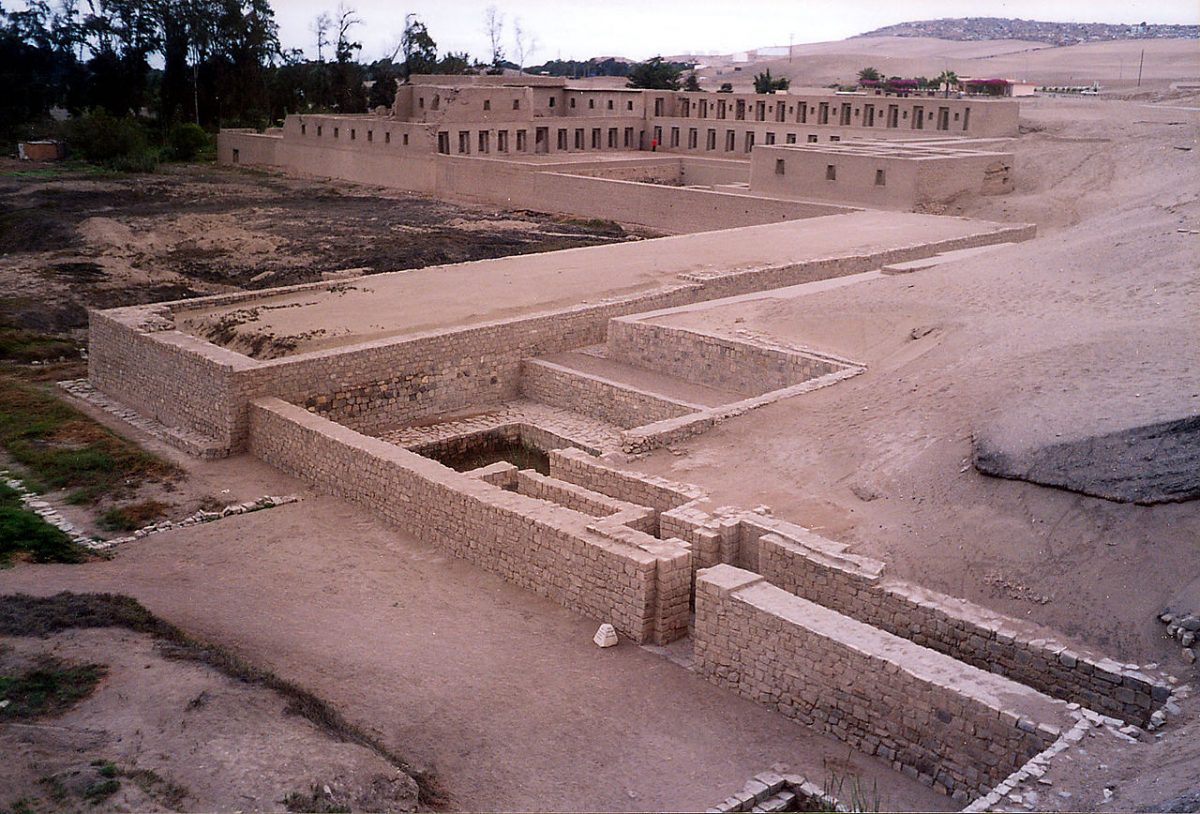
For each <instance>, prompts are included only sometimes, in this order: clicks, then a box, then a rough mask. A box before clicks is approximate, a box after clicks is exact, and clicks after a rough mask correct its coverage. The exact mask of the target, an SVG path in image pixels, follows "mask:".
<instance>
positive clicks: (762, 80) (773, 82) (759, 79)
mask: <svg viewBox="0 0 1200 814" xmlns="http://www.w3.org/2000/svg"><path fill="white" fill-rule="evenodd" d="M790 84H791V82H789V81H788V80H787V78H785V77H780V78H778V79H773V78H772V77H771V69H770V68H768V69H767V70H765V71H763V72H762V73H760V74H758V75H756V76H755V77H754V92H755V93H774V92H775V91H777V90H787V89H788V86H789V85H790Z"/></svg>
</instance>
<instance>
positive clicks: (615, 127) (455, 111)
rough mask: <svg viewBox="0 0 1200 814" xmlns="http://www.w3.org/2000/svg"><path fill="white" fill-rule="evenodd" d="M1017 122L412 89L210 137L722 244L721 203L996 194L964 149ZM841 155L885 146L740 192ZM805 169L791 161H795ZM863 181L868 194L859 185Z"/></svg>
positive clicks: (1005, 117)
mask: <svg viewBox="0 0 1200 814" xmlns="http://www.w3.org/2000/svg"><path fill="white" fill-rule="evenodd" d="M1017 110H1018V107H1017V103H1016V102H1014V101H1011V100H1002V99H938V98H933V97H906V98H901V97H869V96H863V97H858V96H856V97H846V96H838V95H832V94H822V95H812V94H787V93H785V94H778V93H777V94H755V93H703V92H698V93H687V92H677V91H654V90H632V89H602V90H594V89H590V88H587V89H585V88H576V87H571V86H570V85H569V84H568V82H567V80H566V79H560V78H554V77H504V76H418V77H414V78H413V80H412V81H411V82H410V83H408V84H404V85H401V86H400V87H399V88H398V89H397V94H396V100H395V103H394V105H393V108H392V110H391V111H390V113H389V114H388V115H357V116H336V115H324V114H321V115H313V114H295V115H291V116H288V118H287V120H286V121H285V122H284V124H283V126H282V127H281V128H275V129H272V130H268V131H267V132H266V133H256V132H253V131H247V130H235V131H222V132H221V135H220V138H219V140H218V157H219V160H220V161H221V162H222V163H227V164H240V165H251V166H263V167H277V168H280V169H282V170H285V171H287V172H292V173H301V174H308V175H316V176H321V177H330V178H340V179H345V180H350V181H357V182H361V183H370V184H378V185H383V186H391V187H396V188H399V189H405V190H409V191H414V192H424V193H429V194H435V195H440V196H443V197H448V198H456V199H465V200H472V201H479V202H484V203H492V204H496V205H502V206H515V207H521V208H532V209H538V208H541V209H549V210H552V211H557V212H566V213H569V214H574V215H579V216H584V217H599V218H610V219H613V220H619V221H623V222H630V223H638V224H641V225H650V224H649V223H647V222H646V219H645V218H640V217H638V216H637V215H636V214H635V215H633V216H631V215H630V214H629V210H630V209H633V210H637V209H640V208H642V207H643V206H655V205H662V206H667V207H673V208H674V207H678V208H680V209H681V210H686V209H690V210H693V211H699V212H704V211H711V212H712V217H713V219H712V220H711V224H712V228H722V227H726V226H735V225H739V224H741V223H743V221H740V220H739V219H738V217H737V215H736V213H737V212H738V211H739V210H743V209H744V208H745V207H744V204H745V202H744V201H730V200H728V197H729V196H746V195H753V196H756V197H759V198H765V199H771V198H772V197H773V196H775V195H780V196H783V197H784V198H787V199H791V200H806V199H808V200H812V201H814V202H840V203H844V204H852V205H859V204H861V205H867V206H873V205H874V206H885V207H887V208H893V209H913V208H915V207H918V206H921V205H925V204H928V203H935V202H938V201H939V200H945V199H948V198H952V197H954V196H955V195H958V194H961V193H962V192H964V191H975V192H988V191H1003V189H1004V185H1003V184H995V183H990V182H989V183H988V184H983V183H981V182H978V181H979V179H976V178H975V176H976V175H978V174H979V173H978V172H976V170H975V168H974V164H975V163H977V162H973V161H971V160H970V159H971V156H970V155H969V154H968V151H969V150H971V149H972V144H971V143H972V141H974V140H978V139H988V140H992V141H989V142H986V145H987V149H989V150H992V149H995V141H994V140H997V139H1007V138H1013V137H1015V136H1016V135H1017ZM846 140H854V141H855V142H865V141H871V142H876V141H878V142H884V143H887V144H891V143H893V142H895V146H894V147H893V148H891V149H886V148H883V150H884V151H883V152H879V151H876V152H874V153H873V152H871V151H870V150H857V151H856V150H850V151H839V152H838V155H839V160H838V163H839V164H841V165H842V166H844V167H845V168H846V169H844V170H843V171H842V178H843V180H842V181H840V182H839V183H838V185H837V187H836V189H831V188H830V187H829V186H828V185H818V186H817V187H815V188H814V190H813V194H811V195H810V194H808V193H807V191H806V189H797V188H796V187H795V186H794V185H793V184H791V183H790V182H787V183H783V182H780V181H779V179H769V180H767V179H765V178H764V177H763V176H761V174H760V178H764V180H762V181H761V183H759V184H753V183H751V177H750V176H751V172H750V163H751V159H752V158H753V156H754V155H755V151H756V148H757V147H765V148H769V147H775V146H787V147H791V146H796V147H799V146H805V145H822V146H835V145H838V144H839V143H842V142H844V141H846ZM914 140H919V141H918V142H917V143H913V142H914ZM940 141H947V142H949V141H954V142H955V147H956V150H957V152H953V153H945V154H943V155H942V158H944V159H946V160H945V161H944V162H942V163H941V166H943V167H949V168H953V167H954V166H955V165H959V166H962V167H964V168H966V167H968V166H970V167H971V169H970V171H969V172H970V175H971V176H972V180H971V183H969V184H967V185H965V187H961V186H957V185H955V184H953V183H943V184H940V185H939V184H935V183H934V182H933V180H932V179H933V178H934V177H935V176H937V175H939V174H940V171H935V170H933V169H932V168H933V167H934V166H935V165H936V164H937V162H936V161H933V160H931V159H932V158H933V155H932V153H930V149H932V147H933V146H935V145H936V144H937V143H938V142H940ZM918 147H919V148H921V149H920V150H917V149H916V148H918ZM909 151H912V152H913V154H914V155H915V156H916V157H919V158H920V159H922V163H920V164H919V165H913V168H912V171H913V172H916V167H917V166H919V167H920V168H921V169H920V175H921V176H922V179H923V182H922V183H921V184H907V183H896V184H894V185H892V187H891V188H890V189H888V190H887V193H886V194H880V193H879V191H878V190H876V189H875V188H874V187H875V186H876V184H875V182H874V179H875V178H876V177H877V172H876V171H877V170H878V169H880V166H879V162H878V161H875V160H874V159H876V158H878V157H880V156H883V155H886V156H887V157H888V160H889V161H890V162H894V161H895V160H899V159H901V158H903V156H904V155H905V154H906V153H908V152H909ZM917 153H919V155H916V154H917ZM809 155H811V154H809V153H803V154H801V153H788V154H787V156H789V157H791V156H794V157H795V160H796V161H803V160H806V159H805V158H802V157H800V156H809ZM814 160H815V159H814ZM995 160H997V159H992V160H991V163H994V161H995ZM480 161H488V162H491V163H489V164H488V165H486V166H485V165H483V164H481V163H480ZM850 165H862V168H861V169H853V170H852V169H851V168H850ZM868 165H869V166H868ZM772 166H775V165H772ZM883 169H884V172H885V175H886V174H887V172H888V169H887V168H886V167H885V168H883ZM891 172H892V174H893V175H896V176H899V175H901V174H903V172H907V171H900V170H898V169H893V170H891ZM951 174H953V171H952V169H951ZM1005 174H1006V173H1005ZM993 175H995V173H993ZM793 177H796V175H795V174H793ZM581 178H591V179H608V180H615V181H651V182H653V183H656V184H659V185H671V186H676V187H679V188H684V189H689V190H706V191H709V192H711V193H715V195H716V196H717V197H712V196H696V195H678V196H676V198H678V199H679V200H672V201H666V202H659V201H658V200H657V199H656V200H654V201H652V202H645V203H643V204H636V203H635V204H631V203H630V198H631V196H633V197H636V195H634V193H632V192H631V191H630V190H628V189H617V188H615V187H613V186H611V185H605V184H600V183H590V184H589V183H586V182H584V181H581V180H579V179H581ZM859 178H869V179H870V182H869V183H865V184H860V183H859V181H858V180H857V179H859ZM897 181H899V177H897ZM831 193H832V194H831ZM906 193H907V197H906ZM657 197H667V196H666V193H658V195H657ZM722 218H732V220H723V219H722ZM689 226H690V224H689ZM667 228H668V230H670V231H686V227H681V228H672V227H670V226H668V227H667Z"/></svg>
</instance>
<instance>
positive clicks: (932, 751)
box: [693, 565, 1069, 802]
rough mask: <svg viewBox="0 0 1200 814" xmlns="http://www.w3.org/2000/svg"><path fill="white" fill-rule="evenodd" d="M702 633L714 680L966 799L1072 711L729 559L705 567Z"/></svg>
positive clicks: (699, 665)
mask: <svg viewBox="0 0 1200 814" xmlns="http://www.w3.org/2000/svg"><path fill="white" fill-rule="evenodd" d="M693 636H694V642H695V654H696V669H697V671H698V672H700V673H701V674H702V675H704V676H706V677H707V678H708V679H709V680H711V681H713V682H715V683H717V684H719V685H721V686H724V687H726V688H728V689H731V690H734V691H735V692H737V693H738V694H740V695H742V696H745V697H747V698H750V699H752V700H754V701H757V702H759V703H761V704H764V705H766V706H769V707H771V708H773V709H776V710H778V711H779V712H780V713H781V714H783V715H785V716H787V717H788V718H791V719H793V720H795V721H798V722H800V723H803V724H806V725H808V726H812V727H814V728H816V729H819V730H822V731H824V732H827V733H829V734H832V735H834V736H836V737H838V738H839V739H841V740H843V741H845V742H847V743H849V744H851V745H852V746H854V747H855V748H857V749H859V750H861V751H863V752H866V753H867V754H870V755H878V756H880V757H882V758H883V759H885V760H887V761H889V762H890V763H891V764H892V765H893V767H894V768H896V769H898V770H900V771H902V772H904V773H906V774H909V775H910V776H913V777H916V778H918V779H920V780H921V781H923V782H924V783H926V784H927V785H930V786H933V787H934V788H936V789H937V790H938V791H941V792H942V793H944V794H948V795H950V796H952V797H953V798H954V799H956V800H959V801H962V802H966V801H967V800H969V799H971V797H973V796H975V795H978V794H980V793H985V792H986V791H987V790H988V789H990V788H991V787H992V786H993V785H995V784H996V783H998V782H1000V781H1001V780H1003V779H1004V778H1005V777H1007V776H1008V775H1009V774H1011V773H1012V772H1013V771H1015V770H1017V769H1018V768H1020V766H1021V765H1023V764H1024V763H1025V762H1026V761H1027V760H1029V759H1030V758H1031V757H1033V756H1034V755H1036V754H1038V753H1039V752H1041V751H1042V750H1043V749H1045V748H1046V747H1047V746H1048V745H1049V744H1051V743H1052V742H1054V740H1056V739H1057V738H1058V736H1059V733H1060V731H1061V729H1062V727H1063V726H1064V725H1066V724H1067V723H1068V722H1069V719H1068V715H1067V709H1066V704H1065V703H1063V702H1061V701H1056V700H1054V699H1051V698H1048V697H1046V696H1044V695H1042V694H1041V693H1038V692H1036V691H1035V690H1032V689H1030V688H1028V687H1025V686H1022V685H1020V684H1017V683H1016V682H1013V681H1010V680H1008V679H1006V678H1003V677H1001V676H997V675H993V674H991V673H986V672H983V671H982V670H978V669H975V668H973V667H967V666H964V665H962V664H960V663H957V662H955V661H954V660H953V659H951V658H949V657H947V656H944V655H941V654H939V653H936V652H934V651H932V650H928V649H926V648H922V647H920V646H918V645H916V644H914V643H912V642H909V641H907V640H904V639H900V638H898V637H896V636H893V635H891V634H889V633H885V632H883V631H880V630H878V629H875V628H872V627H870V626H868V625H865V624H862V623H861V622H857V621H855V620H853V619H850V618H848V617H845V616H841V615H840V614H837V613H835V612H833V611H831V610H829V609H828V608H824V607H822V606H820V605H816V604H814V603H812V602H809V601H807V600H805V599H801V598H800V597H797V596H794V595H792V594H789V593H787V592H786V591H784V590H782V589H780V588H777V587H775V586H773V585H770V584H768V583H767V582H766V581H765V580H764V579H763V578H762V577H760V576H758V575H756V574H751V573H749V572H747V571H742V570H740V569H737V568H733V567H732V566H728V565H718V566H716V567H714V568H710V569H706V570H704V571H701V572H700V574H699V576H698V577H697V581H696V623H695V629H694V634H693ZM884 676H886V678H884ZM881 679H882V680H881Z"/></svg>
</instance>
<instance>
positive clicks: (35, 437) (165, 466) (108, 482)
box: [0, 377, 181, 504]
mask: <svg viewBox="0 0 1200 814" xmlns="http://www.w3.org/2000/svg"><path fill="white" fill-rule="evenodd" d="M0 384H2V385H3V386H2V387H0V447H3V449H4V450H5V451H6V452H7V453H8V454H9V455H10V456H12V458H13V460H15V461H16V462H17V463H18V464H20V465H21V466H22V467H24V468H25V469H26V470H27V472H28V475H29V478H28V479H27V481H26V482H27V483H29V484H30V487H31V488H34V489H35V491H45V490H50V489H71V490H73V491H72V492H71V494H70V496H69V497H68V499H69V500H70V501H71V502H73V503H82V504H91V503H95V502H96V501H97V500H99V499H100V498H102V497H106V496H113V495H120V494H123V493H125V492H127V491H128V490H129V488H130V486H131V485H132V484H134V483H137V482H141V481H145V480H162V481H172V480H175V479H177V478H179V477H180V476H181V472H180V470H179V469H178V467H176V466H174V465H172V464H169V463H167V462H166V461H163V460H162V459H160V458H158V457H156V456H154V455H151V454H150V453H148V452H145V451H144V450H141V449H139V448H138V447H137V446H136V445H134V444H132V443H130V442H129V441H126V440H125V439H124V438H121V437H120V436H118V435H116V434H115V433H113V432H111V431H109V430H108V429H106V428H104V427H102V426H101V425H99V424H97V423H96V422H95V421H92V420H91V419H90V418H88V417H87V416H85V415H83V414H82V413H80V412H79V411H77V410H75V409H74V408H73V407H71V406H69V405H68V404H66V403H65V402H64V401H62V400H61V399H58V398H55V397H54V396H52V395H50V394H49V393H47V392H45V391H44V390H43V389H41V388H39V387H37V386H35V385H31V384H26V383H23V382H19V381H16V380H15V379H13V378H11V377H0Z"/></svg>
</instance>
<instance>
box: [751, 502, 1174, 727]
mask: <svg viewBox="0 0 1200 814" xmlns="http://www.w3.org/2000/svg"><path fill="white" fill-rule="evenodd" d="M774 525H775V526H776V527H775V528H771V524H770V523H769V521H764V520H762V519H750V520H745V521H743V523H742V528H743V537H742V541H741V548H742V553H741V555H740V560H739V562H741V563H742V564H743V565H744V566H745V567H747V568H751V569H753V570H754V571H756V572H757V573H759V574H762V576H763V577H764V578H766V579H767V580H768V581H769V582H770V583H771V584H773V585H776V586H778V587H780V588H782V589H784V590H786V591H788V592H789V593H793V594H796V595H797V596H802V597H805V598H806V599H809V600H812V601H814V602H817V603H819V604H821V605H823V606H825V607H828V608H831V609H833V610H835V611H837V612H838V613H842V614H845V615H847V616H849V617H852V618H854V619H857V620H859V621H861V622H864V623H866V624H869V625H873V626H875V627H878V628H880V629H882V630H886V631H888V632H890V633H893V634H895V635H897V636H901V637H904V638H905V639H909V640H911V641H913V642H915V643H917V644H919V645H922V646H924V647H929V648H932V649H933V650H936V651H938V652H940V653H945V654H947V655H950V656H952V657H954V658H955V659H957V660H959V661H962V662H964V663H966V664H971V665H974V666H975V667H978V668H980V669H983V670H989V671H993V672H996V673H999V674H1002V675H1005V676H1008V677H1010V678H1012V679H1014V680H1016V681H1020V682H1021V683H1023V684H1027V685H1028V686H1030V687H1034V688H1036V689H1038V690H1039V691H1041V692H1044V693H1046V694H1048V695H1051V696H1054V697H1055V698H1060V699H1063V700H1066V701H1073V702H1075V703H1078V704H1081V705H1083V706H1085V707H1088V708H1089V709H1092V710H1095V711H1096V712H1101V713H1104V714H1106V715H1111V716H1113V717H1116V718H1120V719H1122V720H1125V721H1128V722H1130V723H1135V724H1139V725H1142V726H1144V725H1145V724H1146V723H1147V722H1148V721H1149V720H1150V716H1151V714H1153V712H1154V710H1156V709H1158V708H1159V707H1161V706H1162V705H1163V704H1164V703H1166V701H1167V698H1168V696H1169V695H1170V685H1169V684H1167V683H1165V682H1164V681H1161V680H1156V679H1152V678H1151V677H1149V676H1147V675H1145V674H1144V673H1142V672H1140V671H1139V670H1137V669H1135V668H1132V667H1130V666H1126V665H1123V664H1120V663H1118V662H1115V661H1113V660H1111V659H1107V658H1104V657H1101V656H1098V655H1095V654H1091V653H1087V652H1085V651H1083V650H1082V649H1078V648H1071V647H1068V645H1066V644H1064V643H1062V642H1060V641H1057V640H1056V639H1055V637H1054V635H1053V634H1052V633H1051V632H1050V631H1047V630H1043V629H1041V628H1038V627H1036V626H1035V625H1032V624H1029V623H1026V622H1022V621H1020V620H1017V619H1013V618H1011V617H1008V616H1004V615H1002V614H999V613H995V612H994V611H990V610H988V609H986V608H983V607H980V606H978V605H974V604H972V603H970V602H966V601H964V600H961V599H955V598H953V597H949V596H946V595H945V594H941V593H938V592H936V591H930V590H926V589H923V588H919V587H917V586H915V585H912V584H910V583H907V582H903V581H901V580H895V579H888V578H885V577H884V567H883V563H881V562H878V561H877V560H871V559H868V558H865V557H857V556H854V555H851V554H848V553H845V552H844V550H842V549H844V548H845V547H844V546H841V545H840V544H837V543H832V542H831V541H828V540H824V539H823V538H821V537H819V536H818V535H815V534H812V533H811V532H807V531H804V530H802V529H801V530H799V532H798V533H797V532H795V531H792V530H784V529H782V528H780V526H786V525H790V524H778V523H776V524H774ZM780 531H783V533H779V532H780Z"/></svg>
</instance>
